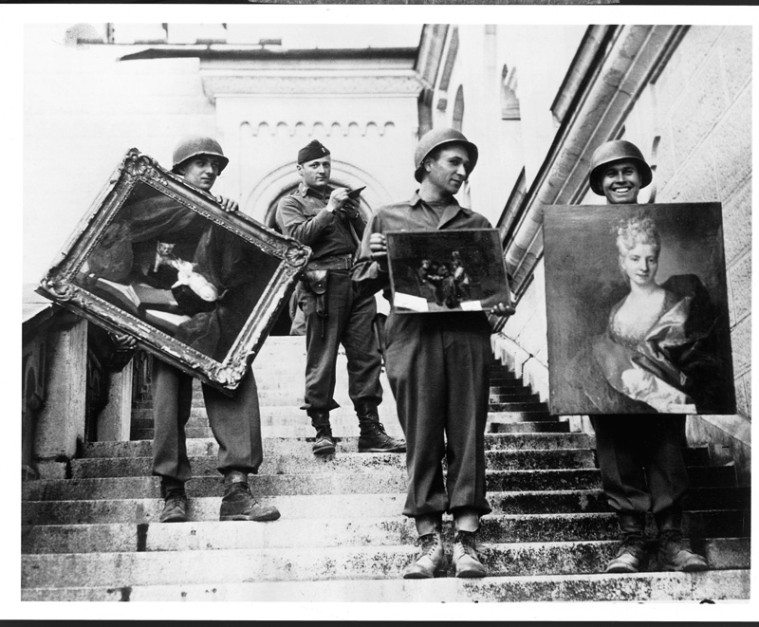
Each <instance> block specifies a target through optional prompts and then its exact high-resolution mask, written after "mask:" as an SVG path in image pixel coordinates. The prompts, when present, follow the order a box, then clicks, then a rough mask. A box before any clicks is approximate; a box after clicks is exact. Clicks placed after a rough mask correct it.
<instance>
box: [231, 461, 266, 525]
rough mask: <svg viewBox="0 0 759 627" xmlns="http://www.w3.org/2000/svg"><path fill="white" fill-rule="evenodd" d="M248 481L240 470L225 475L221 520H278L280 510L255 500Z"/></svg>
mask: <svg viewBox="0 0 759 627" xmlns="http://www.w3.org/2000/svg"><path fill="white" fill-rule="evenodd" d="M247 479H248V477H247V475H246V474H245V473H244V472H240V471H238V470H231V471H229V472H228V473H227V474H226V475H224V497H223V498H222V499H221V509H220V511H219V520H252V521H256V522H265V521H269V520H277V519H278V518H279V516H280V514H279V510H278V509H277V508H276V507H273V506H271V505H262V504H261V503H259V502H258V501H257V500H256V499H255V498H253V495H252V494H251V492H250V486H249V485H248V481H247Z"/></svg>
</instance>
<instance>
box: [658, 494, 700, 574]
mask: <svg viewBox="0 0 759 627" xmlns="http://www.w3.org/2000/svg"><path fill="white" fill-rule="evenodd" d="M654 520H656V526H657V527H658V528H659V538H658V544H659V551H658V559H659V570H663V571H683V572H686V573H695V572H699V571H703V570H708V569H709V565H708V564H707V563H706V560H705V559H704V558H703V557H702V556H701V555H699V554H698V553H695V552H693V551H691V550H690V549H689V548H688V547H687V546H685V543H684V540H683V534H682V510H681V509H680V508H679V507H677V506H674V507H671V508H669V509H666V510H664V511H663V512H657V513H656V514H655V515H654Z"/></svg>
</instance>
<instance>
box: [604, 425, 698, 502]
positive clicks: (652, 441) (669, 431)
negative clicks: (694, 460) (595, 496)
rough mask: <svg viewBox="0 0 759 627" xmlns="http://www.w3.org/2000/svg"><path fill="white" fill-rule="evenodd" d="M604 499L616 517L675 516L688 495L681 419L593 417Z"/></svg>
mask: <svg viewBox="0 0 759 627" xmlns="http://www.w3.org/2000/svg"><path fill="white" fill-rule="evenodd" d="M590 420H591V423H592V425H593V429H594V431H595V432H596V455H597V458H598V466H599V469H600V471H601V480H602V482H603V489H604V494H605V496H606V498H607V500H608V503H609V506H610V507H611V508H612V509H613V510H614V511H616V512H618V513H620V514H642V513H645V512H648V511H652V512H653V513H655V514H657V513H659V512H665V511H667V510H673V509H674V510H679V509H680V508H681V507H682V499H683V497H684V495H685V492H686V491H687V489H688V471H687V469H686V467H685V460H684V458H683V446H684V444H685V416H681V415H668V414H650V415H648V414H647V415H609V416H603V415H599V416H591V417H590Z"/></svg>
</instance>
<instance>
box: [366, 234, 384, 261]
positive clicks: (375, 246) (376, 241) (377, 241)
mask: <svg viewBox="0 0 759 627" xmlns="http://www.w3.org/2000/svg"><path fill="white" fill-rule="evenodd" d="M369 250H371V251H372V259H376V260H381V259H386V258H387V239H386V238H385V235H384V234H383V233H372V234H371V236H370V237H369Z"/></svg>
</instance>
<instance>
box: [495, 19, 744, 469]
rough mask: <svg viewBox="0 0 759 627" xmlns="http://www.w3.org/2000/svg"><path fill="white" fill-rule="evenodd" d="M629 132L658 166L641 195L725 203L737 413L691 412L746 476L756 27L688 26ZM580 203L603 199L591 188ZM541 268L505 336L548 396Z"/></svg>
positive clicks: (699, 430) (719, 455)
mask: <svg viewBox="0 0 759 627" xmlns="http://www.w3.org/2000/svg"><path fill="white" fill-rule="evenodd" d="M623 137H625V138H626V139H630V140H631V141H633V142H635V143H636V144H638V145H639V146H640V147H641V149H642V150H643V152H644V155H645V156H646V158H647V159H649V160H650V162H651V163H652V164H653V165H655V166H656V174H655V179H654V185H652V186H651V188H650V189H646V190H644V193H642V194H641V198H640V201H641V202H646V201H647V200H648V198H649V196H650V195H651V194H652V193H653V192H654V188H655V194H656V202H663V203H666V202H710V201H711V202H713V201H719V202H721V203H722V208H723V226H724V239H725V259H726V266H727V280H728V290H729V310H730V324H731V342H732V351H733V369H734V375H735V385H736V397H737V410H738V414H737V415H734V416H689V419H688V427H687V435H688V440H689V441H690V442H691V443H693V444H697V443H708V444H709V446H710V448H711V451H712V454H713V456H715V458H716V459H721V460H722V461H725V462H727V461H734V462H735V463H736V467H737V469H738V472H739V474H740V476H741V479H742V480H743V481H744V482H745V481H747V477H748V475H749V472H750V470H749V469H750V457H751V450H750V416H751V305H750V303H751V30H750V28H747V27H715V26H694V27H691V28H690V29H688V31H687V32H686V33H685V36H684V37H683V39H682V41H681V42H680V43H679V45H678V46H677V48H676V49H675V51H674V53H673V55H672V56H671V58H670V59H669V60H668V61H667V63H666V65H665V66H664V67H663V68H662V69H661V71H660V72H659V73H658V76H655V77H654V80H653V82H652V83H651V84H650V85H648V86H647V87H646V88H645V90H644V92H643V93H642V94H641V96H640V98H639V100H638V101H637V102H636V103H635V105H634V107H633V109H632V110H631V111H630V112H629V114H628V116H627V118H626V120H625V128H624V134H623ZM525 140H526V141H529V138H525ZM654 147H656V149H654ZM582 202H584V203H588V204H591V203H599V202H602V200H599V198H598V197H597V196H595V195H593V194H592V193H591V192H588V194H587V196H586V197H585V198H584V199H583V201H582ZM543 275H544V266H543V262H542V261H541V262H539V263H538V265H537V267H536V269H535V271H534V276H533V280H532V283H531V284H530V285H529V287H528V288H527V290H526V291H525V293H524V294H523V295H522V298H521V300H520V302H519V305H518V308H517V313H516V315H514V316H513V317H512V318H511V319H510V320H509V322H508V323H507V325H506V327H505V328H504V331H503V334H504V335H505V336H506V337H507V338H508V339H505V340H504V341H503V342H502V343H501V344H500V350H501V352H502V353H503V354H504V355H505V354H507V353H508V354H509V355H510V356H509V357H508V359H507V360H510V361H512V362H513V361H515V360H516V359H519V358H520V357H522V358H523V357H524V356H525V355H527V354H529V355H532V356H533V357H532V358H531V359H530V361H529V362H528V363H530V367H529V368H528V367H525V369H524V377H525V380H526V381H529V383H530V384H531V385H532V386H533V388H534V389H535V391H536V392H537V393H538V394H539V395H540V396H541V399H544V398H546V397H547V396H548V377H547V356H546V323H545V293H544V278H543ZM512 341H513V342H515V343H516V345H517V346H516V348H515V347H514V345H513V344H512ZM494 344H495V345H496V346H497V347H498V346H499V345H498V342H497V340H494ZM504 359H506V357H504ZM541 370H542V372H541ZM579 424H582V423H578V425H579ZM583 428H587V422H585V423H584V425H583Z"/></svg>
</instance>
